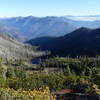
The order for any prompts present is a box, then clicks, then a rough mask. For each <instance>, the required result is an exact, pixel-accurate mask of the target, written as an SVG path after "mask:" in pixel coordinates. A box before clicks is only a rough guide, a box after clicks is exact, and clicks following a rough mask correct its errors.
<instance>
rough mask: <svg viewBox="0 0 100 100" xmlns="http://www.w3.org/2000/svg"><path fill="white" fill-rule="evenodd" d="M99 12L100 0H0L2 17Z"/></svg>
mask: <svg viewBox="0 0 100 100" xmlns="http://www.w3.org/2000/svg"><path fill="white" fill-rule="evenodd" d="M98 14H100V0H0V17H12V16H29V15H33V16H64V15H98Z"/></svg>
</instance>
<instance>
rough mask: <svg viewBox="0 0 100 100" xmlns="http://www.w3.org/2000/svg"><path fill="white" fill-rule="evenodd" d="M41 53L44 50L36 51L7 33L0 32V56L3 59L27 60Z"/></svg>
mask: <svg viewBox="0 0 100 100" xmlns="http://www.w3.org/2000/svg"><path fill="white" fill-rule="evenodd" d="M42 54H44V52H37V51H35V49H34V47H32V46H30V45H27V44H23V43H20V42H18V41H16V40H14V39H13V38H11V37H9V36H7V35H4V34H0V57H2V58H3V59H5V60H6V59H8V60H20V59H24V60H27V59H30V58H31V57H37V56H41V55H42Z"/></svg>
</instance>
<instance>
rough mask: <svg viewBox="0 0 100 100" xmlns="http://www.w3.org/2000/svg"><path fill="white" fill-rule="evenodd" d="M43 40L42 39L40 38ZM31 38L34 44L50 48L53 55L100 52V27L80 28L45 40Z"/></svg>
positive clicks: (90, 54) (77, 54)
mask: <svg viewBox="0 0 100 100" xmlns="http://www.w3.org/2000/svg"><path fill="white" fill-rule="evenodd" d="M40 40H41V39H40ZM37 41H38V42H36V39H35V41H34V39H33V40H30V41H28V43H30V44H32V45H40V48H42V50H50V51H51V52H52V55H59V56H67V55H69V56H82V55H88V56H95V55H97V54H100V28H98V29H88V28H80V29H77V30H75V31H73V32H71V33H70V34H68V35H65V36H63V37H59V38H54V39H51V40H50V39H49V41H48V39H45V41H44V42H42V43H41V42H39V40H38V39H37Z"/></svg>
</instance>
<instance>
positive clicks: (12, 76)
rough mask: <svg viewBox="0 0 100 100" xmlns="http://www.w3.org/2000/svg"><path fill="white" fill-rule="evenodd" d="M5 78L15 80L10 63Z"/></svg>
mask: <svg viewBox="0 0 100 100" xmlns="http://www.w3.org/2000/svg"><path fill="white" fill-rule="evenodd" d="M6 77H7V78H15V72H14V68H13V66H12V65H11V63H10V62H9V64H8V68H7V72H6Z"/></svg>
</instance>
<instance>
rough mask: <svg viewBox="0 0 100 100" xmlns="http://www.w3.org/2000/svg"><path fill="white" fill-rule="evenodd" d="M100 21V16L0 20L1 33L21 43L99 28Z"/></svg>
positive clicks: (32, 17)
mask: <svg viewBox="0 0 100 100" xmlns="http://www.w3.org/2000/svg"><path fill="white" fill-rule="evenodd" d="M76 19H77V20H76ZM80 19H82V20H80ZM84 19H86V20H84ZM96 19H97V20H96ZM99 19H100V15H98V16H61V17H56V16H47V17H34V16H27V17H12V18H0V33H5V34H7V35H9V36H11V37H13V38H15V39H17V40H19V41H26V40H30V39H33V38H40V37H59V36H64V35H65V34H68V33H70V32H72V31H74V30H76V29H78V28H80V27H88V28H99V27H100V20H99ZM91 20H92V21H91Z"/></svg>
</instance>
